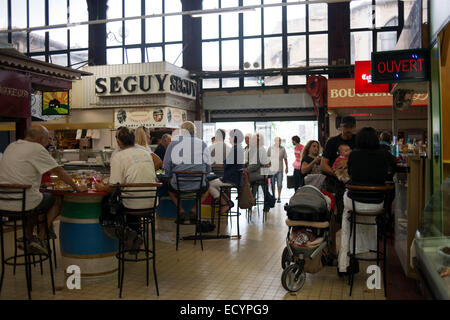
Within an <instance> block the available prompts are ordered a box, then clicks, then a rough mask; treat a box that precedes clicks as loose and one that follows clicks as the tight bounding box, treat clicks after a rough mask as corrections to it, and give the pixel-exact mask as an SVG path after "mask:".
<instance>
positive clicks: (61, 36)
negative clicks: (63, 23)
mask: <svg viewBox="0 0 450 320" xmlns="http://www.w3.org/2000/svg"><path fill="white" fill-rule="evenodd" d="M48 34H49V39H50V40H49V46H50V50H66V49H67V29H53V30H51V31H49V32H48ZM66 64H67V62H66Z"/></svg>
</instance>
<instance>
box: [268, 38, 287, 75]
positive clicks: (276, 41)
mask: <svg viewBox="0 0 450 320" xmlns="http://www.w3.org/2000/svg"><path fill="white" fill-rule="evenodd" d="M281 67H283V44H282V42H281V37H277V38H266V39H264V68H267V69H269V68H281Z"/></svg>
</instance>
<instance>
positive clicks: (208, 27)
mask: <svg viewBox="0 0 450 320" xmlns="http://www.w3.org/2000/svg"><path fill="white" fill-rule="evenodd" d="M201 19H202V39H216V38H219V16H218V15H215V14H207V15H204V16H202V18H201Z"/></svg>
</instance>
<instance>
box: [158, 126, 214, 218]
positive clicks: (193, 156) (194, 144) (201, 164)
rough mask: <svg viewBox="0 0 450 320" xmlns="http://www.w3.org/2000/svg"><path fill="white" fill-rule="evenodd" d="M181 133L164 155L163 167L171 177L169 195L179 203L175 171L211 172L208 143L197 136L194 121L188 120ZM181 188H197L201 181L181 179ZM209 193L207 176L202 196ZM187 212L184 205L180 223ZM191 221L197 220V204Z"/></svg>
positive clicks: (192, 212)
mask: <svg viewBox="0 0 450 320" xmlns="http://www.w3.org/2000/svg"><path fill="white" fill-rule="evenodd" d="M180 130H181V133H180V135H179V136H177V137H173V139H172V142H171V143H170V144H169V146H168V147H167V150H166V155H165V156H164V162H163V168H164V171H165V173H166V174H167V176H169V177H170V179H171V180H170V183H169V195H170V197H171V199H172V201H173V202H174V203H175V204H176V205H177V198H176V192H177V188H178V186H177V179H176V176H175V175H174V174H173V172H174V171H202V172H207V173H209V172H210V171H211V164H210V156H209V153H208V149H207V146H206V143H205V142H203V141H202V140H201V139H199V138H197V137H195V126H194V124H193V123H192V122H190V121H186V122H183V124H182V125H181V128H180ZM179 187H180V190H179V191H185V190H195V189H198V188H199V182H188V181H180V186H179ZM207 195H208V184H207V182H206V177H203V181H202V198H201V202H203V200H205V198H206V196H207ZM185 217H186V212H184V209H183V207H181V208H180V221H179V222H180V223H184V220H185ZM189 220H190V222H191V223H195V221H196V205H195V204H194V207H193V208H192V209H191V211H190V213H189Z"/></svg>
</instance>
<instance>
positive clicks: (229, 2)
mask: <svg viewBox="0 0 450 320" xmlns="http://www.w3.org/2000/svg"><path fill="white" fill-rule="evenodd" d="M220 5H221V6H220V7H221V8H233V7H239V0H222V1H221V2H220Z"/></svg>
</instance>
